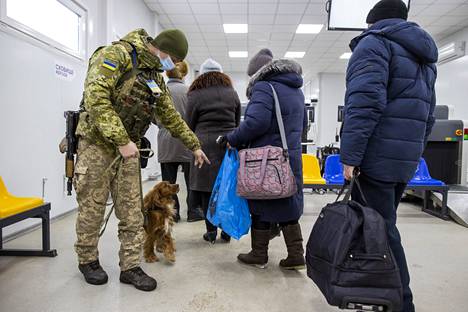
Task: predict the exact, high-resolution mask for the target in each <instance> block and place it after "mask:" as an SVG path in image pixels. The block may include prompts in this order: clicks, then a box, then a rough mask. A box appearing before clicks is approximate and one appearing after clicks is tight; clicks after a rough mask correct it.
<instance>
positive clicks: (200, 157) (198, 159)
mask: <svg viewBox="0 0 468 312" xmlns="http://www.w3.org/2000/svg"><path fill="white" fill-rule="evenodd" d="M193 156H194V157H195V166H196V167H198V168H201V167H203V164H204V163H205V162H206V163H207V164H208V165H211V162H210V160H209V159H208V157H206V155H205V153H204V152H203V151H202V150H201V149H197V150H196V151H195V152H193Z"/></svg>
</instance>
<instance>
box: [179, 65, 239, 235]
mask: <svg viewBox="0 0 468 312" xmlns="http://www.w3.org/2000/svg"><path fill="white" fill-rule="evenodd" d="M200 73H201V75H200V76H199V77H198V78H197V79H195V81H194V82H193V83H192V85H191V86H190V89H189V92H188V103H187V112H186V120H187V123H188V125H189V127H190V128H191V129H192V131H194V132H195V134H196V135H197V137H198V139H199V140H200V142H201V144H202V147H203V151H205V153H206V155H207V156H208V159H209V160H210V162H211V165H209V166H203V167H202V168H198V167H196V166H195V165H194V163H193V161H192V167H191V169H190V190H191V191H192V195H191V196H194V197H197V198H199V199H200V201H201V206H202V208H203V211H204V213H205V223H206V233H205V234H204V235H203V238H204V239H205V240H206V241H208V242H211V243H214V242H215V241H216V236H217V228H216V227H215V226H214V225H212V224H211V223H210V222H209V221H208V220H207V219H206V215H207V211H208V203H209V200H210V197H211V192H212V190H213V185H214V182H215V180H216V177H217V175H218V171H219V168H220V166H221V163H222V161H223V158H224V154H225V152H226V148H225V147H223V146H221V145H219V144H217V143H216V139H217V138H218V137H219V136H222V135H225V134H226V133H229V132H231V131H232V130H233V129H235V128H236V127H237V126H238V125H239V122H240V116H241V105H240V100H239V96H238V95H237V93H236V91H235V90H234V88H233V87H232V82H231V79H230V78H229V76H227V75H226V74H223V73H222V68H221V66H220V65H219V64H218V63H216V62H215V61H213V60H211V59H208V60H207V61H205V63H203V64H202V66H201V68H200ZM221 238H222V239H223V240H224V241H227V242H228V241H229V240H230V237H229V235H227V234H226V233H224V232H222V233H221Z"/></svg>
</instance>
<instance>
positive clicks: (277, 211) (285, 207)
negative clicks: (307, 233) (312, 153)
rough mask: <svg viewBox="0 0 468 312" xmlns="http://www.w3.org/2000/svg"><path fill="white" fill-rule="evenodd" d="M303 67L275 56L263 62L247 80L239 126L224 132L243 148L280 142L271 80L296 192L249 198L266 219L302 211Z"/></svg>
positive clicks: (289, 218)
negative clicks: (243, 115) (269, 198)
mask: <svg viewBox="0 0 468 312" xmlns="http://www.w3.org/2000/svg"><path fill="white" fill-rule="evenodd" d="M301 74H302V70H301V67H300V65H299V64H298V63H296V62H294V61H290V60H277V61H274V62H273V63H271V64H269V65H266V66H264V67H263V68H261V69H260V70H259V72H257V73H256V74H255V75H254V76H253V77H252V79H251V80H250V83H249V86H248V88H247V97H248V98H249V99H250V101H249V104H248V105H247V109H246V112H245V119H244V121H243V122H242V123H241V124H240V126H239V128H237V129H236V130H234V131H233V132H231V133H230V134H228V135H227V140H228V142H229V144H231V145H232V146H234V147H237V148H242V147H246V146H250V147H252V148H253V147H261V146H266V145H273V146H282V145H281V137H280V133H279V129H278V123H277V121H276V117H275V116H276V115H275V105H274V99H273V93H272V90H271V88H270V86H269V84H268V83H271V84H272V85H273V87H274V88H275V90H276V93H277V94H278V98H279V102H280V107H281V115H282V116H283V121H284V127H285V132H286V140H287V143H288V148H289V155H290V163H291V167H292V170H293V172H294V176H295V177H296V183H297V189H298V191H297V193H296V194H295V195H293V196H292V197H289V198H284V199H275V200H249V207H250V212H251V213H252V214H254V215H258V216H260V220H262V221H266V222H287V221H292V220H298V219H299V218H300V217H301V215H302V212H303V208H304V199H303V193H302V150H301V135H302V130H303V128H304V127H306V125H307V119H306V115H305V113H304V111H305V105H304V94H303V93H302V91H301V89H300V88H301V87H302V83H303V80H302V76H301Z"/></svg>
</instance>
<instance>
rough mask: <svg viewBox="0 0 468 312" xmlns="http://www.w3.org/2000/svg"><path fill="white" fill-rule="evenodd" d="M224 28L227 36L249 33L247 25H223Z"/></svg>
mask: <svg viewBox="0 0 468 312" xmlns="http://www.w3.org/2000/svg"><path fill="white" fill-rule="evenodd" d="M223 28H224V32H225V33H226V34H246V33H248V32H249V25H247V24H223Z"/></svg>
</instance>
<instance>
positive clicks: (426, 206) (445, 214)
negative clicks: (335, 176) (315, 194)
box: [304, 184, 450, 220]
mask: <svg viewBox="0 0 468 312" xmlns="http://www.w3.org/2000/svg"><path fill="white" fill-rule="evenodd" d="M344 187H346V188H348V187H349V185H345V186H344ZM304 188H305V189H314V190H331V191H339V190H341V189H342V188H343V185H340V184H304ZM449 189H450V187H449V186H448V185H408V186H406V191H414V192H421V193H422V198H423V207H422V211H424V212H426V213H428V214H430V215H433V216H435V217H438V218H441V219H443V220H450V215H449V211H448V208H447V198H448V191H449ZM431 192H436V193H440V194H441V195H442V203H441V207H440V209H437V208H436V207H434V205H433V203H432V200H431Z"/></svg>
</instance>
